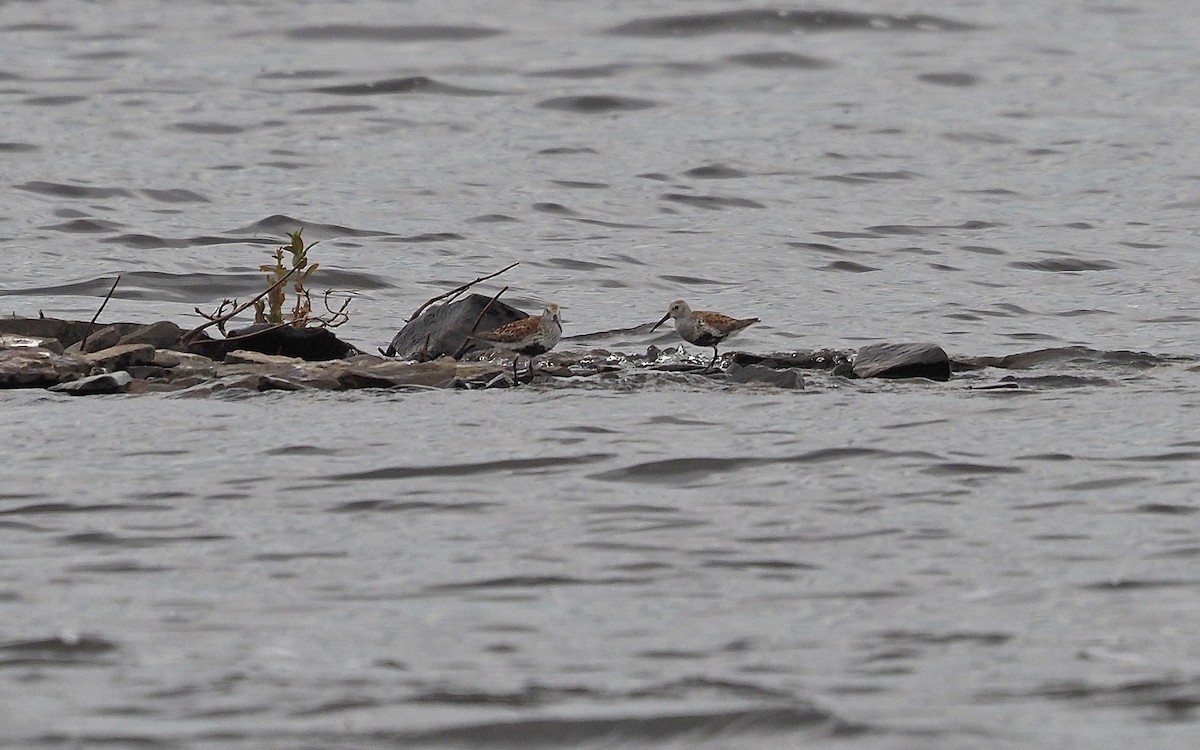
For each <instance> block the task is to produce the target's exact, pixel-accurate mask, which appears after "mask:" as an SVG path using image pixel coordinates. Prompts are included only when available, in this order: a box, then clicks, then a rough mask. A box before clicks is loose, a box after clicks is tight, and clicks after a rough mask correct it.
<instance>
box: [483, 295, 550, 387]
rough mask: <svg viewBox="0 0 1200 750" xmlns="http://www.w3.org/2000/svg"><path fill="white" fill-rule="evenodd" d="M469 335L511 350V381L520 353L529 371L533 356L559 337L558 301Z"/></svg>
mask: <svg viewBox="0 0 1200 750" xmlns="http://www.w3.org/2000/svg"><path fill="white" fill-rule="evenodd" d="M471 338H473V339H475V340H477V341H482V342H484V343H488V344H491V345H492V347H494V348H496V349H503V350H505V351H508V352H512V353H513V355H514V356H513V381H514V382H516V380H517V362H518V361H519V360H520V359H521V355H522V354H524V355H525V356H527V357H529V369H530V372H532V371H533V358H534V357H536V356H537V355H539V354H545V353H546V352H548V351H550V350H551V349H553V348H554V347H555V346H556V345H557V344H558V340H559V339H560V338H562V319H561V318H560V317H559V315H558V305H546V308H545V309H544V310H542V314H541V315H539V316H537V317H529V318H522V319H521V320H514V321H513V322H512V323H505V324H504V325H502V326H500V327H499V328H493V329H492V330H490V331H483V332H482V333H474V334H471Z"/></svg>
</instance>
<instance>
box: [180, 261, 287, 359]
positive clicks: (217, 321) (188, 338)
mask: <svg viewBox="0 0 1200 750" xmlns="http://www.w3.org/2000/svg"><path fill="white" fill-rule="evenodd" d="M297 270H298V269H295V268H293V269H292V270H290V271H288V272H287V273H285V274H284V275H283V276H280V277H279V279H277V280H276V281H275V283H274V284H272V285H271V286H269V287H267V288H266V289H265V290H263V291H261V292H259V293H258V294H257V295H255V296H254V298H253V299H251V300H250V301H248V302H246V303H244V304H241V305H238V306H237V307H235V308H233V311H232V312H228V313H226V314H224V315H221V316H217V317H214V318H212V319H210V320H209V321H208V322H207V323H205V324H204V325H201V326H197V327H195V328H193V329H192V330H190V331H188V332H187V333H185V334H183V336H181V337H180V339H179V340H180V342H181V343H182V344H183V345H184V346H188V345H189V344H191V343H192V339H194V338H195V337H196V336H198V335H200V332H201V331H203V330H204V329H205V328H208V327H209V326H214V325H222V324H224V323H225V322H226V321H228V320H229V319H230V318H232V317H233V316H235V315H237V314H238V313H240V312H242V311H243V310H245V309H247V308H249V307H250V306H251V305H253V304H254V303H255V302H258V301H259V300H260V299H262V298H263V297H266V296H267V295H268V294H270V293H271V292H273V291H275V290H276V289H278V288H279V287H281V286H283V283H284V282H285V281H287V280H288V279H289V278H291V276H292V275H293V274H294V273H296V271H297ZM222 307H224V305H222ZM218 309H220V308H218ZM204 317H208V316H204Z"/></svg>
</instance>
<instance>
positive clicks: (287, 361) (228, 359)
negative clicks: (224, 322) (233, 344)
mask: <svg viewBox="0 0 1200 750" xmlns="http://www.w3.org/2000/svg"><path fill="white" fill-rule="evenodd" d="M303 361H304V360H303V359H301V358H299V357H283V356H280V355H278V354H263V353H262V352H255V351H246V350H245V349H238V350H237V351H232V352H229V353H228V354H226V355H225V364H227V365H238V364H248V365H296V364H299V363H301V362H303Z"/></svg>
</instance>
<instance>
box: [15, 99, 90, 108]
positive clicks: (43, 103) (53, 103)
mask: <svg viewBox="0 0 1200 750" xmlns="http://www.w3.org/2000/svg"><path fill="white" fill-rule="evenodd" d="M82 101H87V97H86V96H31V97H29V98H27V99H24V100H23V101H22V102H21V103H22V104H28V105H30V106H33V107H61V106H64V105H67V104H78V103H79V102H82Z"/></svg>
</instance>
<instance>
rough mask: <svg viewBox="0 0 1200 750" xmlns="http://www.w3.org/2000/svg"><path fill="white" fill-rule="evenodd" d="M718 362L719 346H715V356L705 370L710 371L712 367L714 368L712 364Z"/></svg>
mask: <svg viewBox="0 0 1200 750" xmlns="http://www.w3.org/2000/svg"><path fill="white" fill-rule="evenodd" d="M716 363H717V347H715V346H714V347H713V358H712V361H711V362H709V363H708V367H705V368H704V371H705V372H708V371H709V370H711V369H712V366H713V365H715V364H716Z"/></svg>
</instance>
